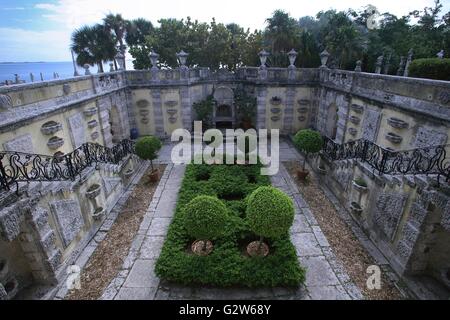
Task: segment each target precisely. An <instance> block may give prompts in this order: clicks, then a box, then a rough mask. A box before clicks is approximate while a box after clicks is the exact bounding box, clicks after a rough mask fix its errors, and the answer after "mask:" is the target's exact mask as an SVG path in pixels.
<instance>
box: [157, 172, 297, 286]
mask: <svg viewBox="0 0 450 320" xmlns="http://www.w3.org/2000/svg"><path fill="white" fill-rule="evenodd" d="M265 185H270V180H269V178H268V177H267V176H261V175H260V165H248V166H242V165H213V166H210V165H204V164H203V165H193V164H191V165H188V167H187V169H186V174H185V177H184V180H183V183H182V186H181V189H180V192H179V195H178V203H177V208H176V212H175V216H174V219H173V221H172V224H171V226H170V228H169V231H168V235H167V239H166V241H165V243H164V246H163V249H162V252H161V255H160V257H159V259H158V261H157V264H156V274H157V275H158V276H159V277H161V278H162V279H165V280H168V281H171V282H177V283H180V284H184V285H210V286H217V287H231V286H245V287H274V286H298V285H299V284H300V283H302V282H303V281H304V274H305V271H304V269H303V268H301V267H300V265H299V263H298V260H297V255H296V251H295V248H294V246H293V245H292V243H291V241H290V238H289V234H288V233H286V234H285V235H284V236H282V237H281V238H279V239H277V240H274V239H265V242H266V243H267V244H268V245H269V247H270V253H269V255H268V256H267V257H264V258H263V257H256V258H251V257H249V256H248V254H247V253H246V250H245V248H246V246H247V245H248V244H249V243H250V242H252V241H254V240H257V239H258V237H257V236H256V235H254V234H253V233H252V232H251V231H250V229H249V226H248V224H247V221H246V213H245V211H246V197H247V196H248V195H249V194H250V193H252V192H253V191H254V190H256V189H257V188H258V187H260V186H265ZM199 195H207V196H214V197H217V198H218V199H220V200H221V201H223V203H224V204H225V205H226V207H227V209H228V216H229V218H228V219H227V223H226V226H225V228H224V232H223V235H222V236H221V237H218V238H215V239H214V238H213V239H211V240H212V242H213V244H214V249H213V251H212V252H211V254H210V255H208V256H197V255H194V254H193V253H192V251H191V250H190V247H191V244H192V243H193V242H194V241H195V239H193V238H192V237H189V236H188V235H187V232H186V228H185V225H184V221H185V220H184V219H183V213H184V212H183V207H184V206H185V205H186V204H187V203H189V202H190V201H191V200H192V199H194V198H195V197H197V196H199ZM207 227H208V226H207V225H205V228H207Z"/></svg>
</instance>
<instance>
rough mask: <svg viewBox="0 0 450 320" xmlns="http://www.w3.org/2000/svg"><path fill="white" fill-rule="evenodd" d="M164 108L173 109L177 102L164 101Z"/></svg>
mask: <svg viewBox="0 0 450 320" xmlns="http://www.w3.org/2000/svg"><path fill="white" fill-rule="evenodd" d="M164 105H165V106H167V107H170V108H173V107H176V106H177V105H178V101H175V100H172V101H166V102H165V103H164Z"/></svg>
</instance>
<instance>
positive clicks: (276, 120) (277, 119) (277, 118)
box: [270, 116, 281, 122]
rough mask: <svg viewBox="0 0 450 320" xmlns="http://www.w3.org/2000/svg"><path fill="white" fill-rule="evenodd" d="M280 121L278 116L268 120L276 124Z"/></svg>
mask: <svg viewBox="0 0 450 320" xmlns="http://www.w3.org/2000/svg"><path fill="white" fill-rule="evenodd" d="M280 119H281V118H280V117H279V116H273V117H271V118H270V120H272V121H273V122H278V121H280Z"/></svg>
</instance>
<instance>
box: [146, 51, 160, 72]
mask: <svg viewBox="0 0 450 320" xmlns="http://www.w3.org/2000/svg"><path fill="white" fill-rule="evenodd" d="M148 57H149V58H150V63H151V64H152V69H153V70H156V69H158V58H159V54H157V53H156V52H155V51H153V50H152V51H151V52H150V53H149V55H148Z"/></svg>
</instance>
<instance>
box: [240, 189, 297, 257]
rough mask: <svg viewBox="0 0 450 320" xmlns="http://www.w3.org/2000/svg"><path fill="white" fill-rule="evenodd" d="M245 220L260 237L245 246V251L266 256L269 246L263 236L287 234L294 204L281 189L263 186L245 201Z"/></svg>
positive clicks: (273, 237)
mask: <svg viewBox="0 0 450 320" xmlns="http://www.w3.org/2000/svg"><path fill="white" fill-rule="evenodd" d="M246 213H247V221H248V224H249V227H250V229H251V230H252V231H253V232H254V233H255V234H256V235H258V236H259V237H260V239H259V241H254V242H252V243H250V244H249V245H248V246H247V253H248V254H249V255H250V256H252V257H254V256H263V257H265V256H267V255H268V254H269V246H268V245H267V244H265V243H264V242H263V240H264V238H270V239H278V238H280V237H282V236H283V235H285V234H287V232H288V231H289V228H290V227H291V226H292V223H293V222H294V214H295V211H294V205H293V203H292V200H291V198H289V197H288V196H287V195H286V194H285V193H283V192H282V191H280V190H278V189H276V188H274V187H271V186H263V187H259V188H258V189H256V190H255V191H254V192H253V193H252V194H251V195H250V196H249V197H248V202H247V211H246Z"/></svg>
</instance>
